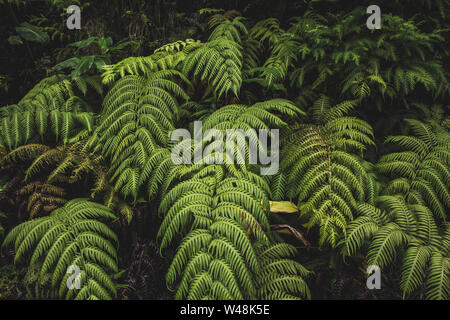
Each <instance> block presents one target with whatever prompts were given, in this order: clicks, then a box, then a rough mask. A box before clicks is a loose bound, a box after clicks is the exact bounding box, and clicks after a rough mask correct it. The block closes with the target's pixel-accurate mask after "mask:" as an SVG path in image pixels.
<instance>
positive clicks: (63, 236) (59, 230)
mask: <svg viewBox="0 0 450 320" xmlns="http://www.w3.org/2000/svg"><path fill="white" fill-rule="evenodd" d="M100 219H108V220H109V219H115V215H114V214H113V213H112V212H111V211H109V210H108V209H107V208H106V207H104V206H101V205H99V204H96V203H93V202H89V201H86V200H84V199H74V200H71V201H69V202H68V203H67V204H66V205H65V206H64V207H62V208H60V209H57V210H55V211H53V212H52V213H51V215H50V216H48V217H43V218H37V219H33V220H30V221H27V222H25V223H22V224H20V225H18V226H17V227H15V228H14V229H13V230H11V232H10V233H9V234H8V236H7V237H6V238H5V241H4V243H3V246H5V245H9V244H11V243H14V247H15V252H16V255H15V258H14V261H15V263H19V262H20V261H22V260H23V258H25V257H27V256H28V257H29V263H30V265H34V264H35V263H39V264H40V279H41V280H44V279H46V278H48V277H49V283H48V285H49V286H50V287H51V288H54V289H56V292H57V297H59V298H66V299H73V298H74V299H93V298H97V299H111V298H113V297H115V296H116V291H117V289H116V285H115V284H114V282H113V280H112V277H111V276H112V274H113V273H117V272H118V267H117V252H116V248H115V245H116V244H117V237H116V235H115V234H114V232H113V231H112V230H111V229H109V227H107V226H106V225H105V224H103V223H102V222H100V221H99V220H100ZM111 241H112V242H111ZM31 253H32V254H31ZM30 255H31V257H30ZM69 266H77V267H79V269H80V271H81V273H80V274H79V281H80V289H69V288H68V285H67V283H68V281H67V280H68V278H69V276H70V273H66V272H67V269H68V267H69Z"/></svg>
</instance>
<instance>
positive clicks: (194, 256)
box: [158, 166, 310, 299]
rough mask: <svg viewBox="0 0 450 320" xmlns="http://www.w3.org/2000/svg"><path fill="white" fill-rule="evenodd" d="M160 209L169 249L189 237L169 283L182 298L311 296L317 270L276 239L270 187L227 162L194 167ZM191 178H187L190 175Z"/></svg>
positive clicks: (161, 231) (163, 238)
mask: <svg viewBox="0 0 450 320" xmlns="http://www.w3.org/2000/svg"><path fill="white" fill-rule="evenodd" d="M186 171H187V172H186V173H183V176H186V174H188V176H189V177H190V178H185V179H183V181H181V182H180V183H178V184H176V185H175V186H174V187H173V188H172V189H170V191H168V192H166V193H165V195H164V197H163V199H162V201H161V205H160V207H159V212H160V214H163V215H164V221H163V223H162V224H161V227H160V229H159V232H158V238H159V239H161V248H162V249H164V248H165V247H167V246H168V245H169V244H170V243H172V242H173V241H175V239H180V238H182V241H181V243H180V245H179V246H178V249H177V252H176V254H175V256H174V258H173V261H172V264H171V266H170V267H169V270H168V273H167V276H166V280H167V283H168V285H173V284H174V283H175V281H176V280H177V279H178V278H181V280H179V283H178V287H177V291H176V296H175V298H176V299H256V298H259V299H292V298H296V297H306V298H309V297H310V294H309V289H308V287H307V285H306V283H305V281H304V279H303V277H305V276H306V275H307V274H308V273H309V272H308V271H307V270H306V269H305V268H304V267H303V266H301V265H300V264H298V263H297V262H295V261H293V260H290V259H286V258H288V257H290V256H292V254H293V253H294V252H295V249H294V248H293V247H291V246H289V245H287V244H284V243H278V244H276V243H275V242H273V240H272V241H271V239H272V238H273V236H272V235H271V231H270V227H269V222H268V218H269V217H268V214H269V212H268V211H269V200H268V197H267V195H268V192H269V190H268V188H267V187H268V185H267V183H266V182H265V181H264V179H262V178H260V177H257V176H253V175H249V173H246V172H245V171H235V173H234V174H230V173H229V172H228V170H226V169H224V168H223V167H221V166H214V167H212V168H211V167H204V168H203V169H202V168H199V169H197V170H192V169H187V170H186ZM186 177H187V176H186Z"/></svg>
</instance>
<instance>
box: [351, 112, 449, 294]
mask: <svg viewBox="0 0 450 320" xmlns="http://www.w3.org/2000/svg"><path fill="white" fill-rule="evenodd" d="M405 121H406V122H407V123H408V125H409V126H410V127H411V129H412V133H413V135H409V136H393V137H388V138H387V142H388V143H394V144H396V145H398V146H399V147H400V148H401V149H402V151H400V152H393V153H389V154H387V155H385V156H383V157H382V158H381V159H380V161H379V163H378V164H377V168H378V170H379V171H380V172H381V173H383V174H385V175H389V176H393V177H395V179H393V180H391V181H390V182H389V183H388V184H387V185H386V187H385V188H384V191H383V193H384V194H385V195H382V196H379V197H378V198H377V204H378V206H379V207H380V208H381V210H383V211H384V212H381V211H380V209H377V208H376V207H373V206H370V205H362V206H360V207H359V214H360V216H359V217H358V218H357V219H356V220H354V221H353V222H352V223H351V224H350V225H349V228H348V232H347V237H346V239H345V247H344V254H346V255H351V254H353V253H354V252H356V250H358V249H360V248H361V247H362V246H363V245H364V243H367V242H368V243H369V244H370V245H369V248H368V254H367V259H368V263H369V264H376V265H378V266H380V267H384V266H386V265H388V264H391V263H393V262H394V261H396V260H400V261H401V265H402V267H401V281H400V289H401V291H402V293H403V297H404V298H406V297H407V296H408V295H410V294H412V293H413V292H415V291H416V290H418V289H419V288H420V287H421V286H422V284H423V283H424V282H425V283H426V288H427V291H426V296H427V298H428V299H444V300H445V299H448V297H449V293H450V291H449V288H450V285H449V281H450V279H449V277H448V275H449V269H448V267H449V261H450V260H449V257H448V253H449V251H450V247H449V245H450V242H449V223H448V214H447V213H446V212H448V209H449V202H448V201H449V199H450V198H449V196H448V182H449V177H450V176H449V170H448V168H449V146H448V132H446V133H444V132H437V133H436V132H435V130H433V128H432V126H431V125H429V124H427V123H424V122H421V121H418V120H414V119H407V120H405ZM442 135H444V136H442Z"/></svg>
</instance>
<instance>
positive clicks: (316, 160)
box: [279, 96, 375, 247]
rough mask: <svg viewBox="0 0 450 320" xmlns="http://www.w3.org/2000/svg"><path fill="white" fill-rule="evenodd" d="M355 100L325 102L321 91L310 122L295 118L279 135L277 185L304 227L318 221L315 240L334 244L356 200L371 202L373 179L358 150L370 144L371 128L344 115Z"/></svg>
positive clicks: (326, 100) (352, 214)
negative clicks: (282, 177) (280, 182)
mask: <svg viewBox="0 0 450 320" xmlns="http://www.w3.org/2000/svg"><path fill="white" fill-rule="evenodd" d="M356 104H357V102H356V101H344V102H342V103H340V104H338V105H335V106H331V104H330V101H329V98H327V97H325V96H322V97H321V98H320V99H319V100H317V101H316V102H315V103H314V105H313V106H312V108H311V109H310V111H311V112H310V115H311V118H312V119H313V120H314V122H315V123H316V124H298V125H296V126H294V127H292V128H291V129H290V130H289V132H288V133H287V134H286V135H285V137H284V138H283V139H284V140H283V141H285V146H284V147H283V151H282V155H281V159H282V162H281V166H282V168H284V172H285V173H286V184H285V185H284V186H283V188H285V189H284V190H286V191H287V195H288V196H289V197H290V198H294V199H296V200H297V203H298V207H299V209H300V214H301V215H307V216H308V220H309V221H308V227H309V228H311V227H313V226H315V225H318V226H319V229H320V240H319V244H320V245H323V244H325V243H326V244H330V245H331V246H333V247H334V246H336V244H337V243H338V240H339V238H340V236H341V235H342V234H345V231H346V227H347V224H348V222H349V221H351V220H353V217H354V216H355V209H356V207H357V205H358V203H361V202H366V201H367V202H373V195H374V192H375V190H374V189H375V185H374V181H373V180H372V178H371V177H370V175H369V173H368V170H367V168H366V164H365V163H364V162H363V161H362V160H361V157H359V156H358V154H360V155H362V152H363V151H364V150H365V149H366V146H368V145H373V144H374V142H373V140H372V139H373V132H372V128H371V127H370V125H369V124H368V123H366V122H365V121H362V120H360V119H358V118H355V117H348V116H344V115H345V114H347V113H348V112H349V111H350V110H352V109H353V108H354V107H355V106H356ZM280 187H281V186H280ZM279 192H281V191H279Z"/></svg>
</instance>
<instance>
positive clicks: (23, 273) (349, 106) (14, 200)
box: [0, 0, 450, 300]
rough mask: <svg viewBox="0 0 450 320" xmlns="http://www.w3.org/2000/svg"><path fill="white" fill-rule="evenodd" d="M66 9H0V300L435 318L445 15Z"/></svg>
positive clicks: (440, 263)
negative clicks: (181, 151)
mask: <svg viewBox="0 0 450 320" xmlns="http://www.w3.org/2000/svg"><path fill="white" fill-rule="evenodd" d="M77 2H78V1H63V0H53V1H23V0H15V1H12V0H3V1H0V8H1V13H0V16H1V19H2V25H1V26H0V28H1V30H2V35H3V37H2V39H1V42H0V43H1V44H0V47H1V52H2V55H3V56H2V57H1V59H2V60H1V64H2V68H1V70H0V96H1V98H0V105H1V107H0V165H1V166H0V209H1V213H2V215H1V218H0V224H1V228H0V230H1V231H2V235H1V240H2V243H3V246H2V255H1V258H0V298H6V299H40V298H41V299H42V298H46V299H402V298H403V299H444V300H445V299H449V295H450V279H449V274H450V221H449V209H450V196H449V183H450V167H449V161H450V144H449V141H450V140H449V137H450V133H449V128H450V118H449V114H448V111H449V103H448V101H449V98H450V83H449V80H450V68H449V66H450V56H449V49H448V48H449V40H448V39H449V34H450V23H449V21H450V19H449V17H450V3H449V2H448V1H445V0H436V1H427V0H421V1H409V2H408V5H406V4H405V1H384V0H380V1H378V3H377V5H379V6H380V8H381V10H382V27H381V29H378V30H377V29H375V30H369V29H368V28H367V26H366V20H367V18H368V16H369V15H368V14H367V13H366V8H367V7H368V6H369V5H370V4H372V3H369V2H367V1H331V0H330V1H319V0H316V1H314V0H311V1H298V2H294V1H292V2H288V1H277V2H276V4H275V3H274V2H270V1H262V0H252V1H246V2H243V3H241V2H240V1H224V2H223V3H220V2H219V1H191V2H189V3H187V2H186V1H173V2H167V1H160V0H157V1H138V0H134V1H120V0H115V1H96V2H83V4H82V5H81V4H80V6H81V7H82V28H81V30H68V29H67V27H66V23H65V21H66V19H67V17H68V14H66V11H65V8H66V7H67V6H68V5H71V4H76V3H77ZM400 2H401V3H400ZM213 8H214V9H213ZM218 8H223V9H218ZM198 120H202V121H203V129H204V130H206V129H213V128H214V129H218V130H221V131H223V132H224V131H225V130H227V129H244V130H247V129H249V128H254V129H279V130H280V153H279V159H280V169H279V171H278V173H277V174H275V175H262V174H261V173H260V168H261V165H257V164H251V163H243V164H223V165H222V164H208V163H210V162H208V161H203V162H202V163H197V164H192V165H184V164H181V165H180V164H175V163H174V162H173V161H172V158H171V150H172V148H173V147H174V145H175V142H174V141H171V140H170V135H171V132H172V131H173V130H175V129H177V128H185V129H188V130H190V132H192V133H193V132H194V127H193V125H194V121H198ZM210 138H211V137H207V136H206V137H203V140H202V141H201V145H200V146H201V147H205V146H207V145H208V144H209V142H210V140H211V139H210ZM248 143H250V142H248ZM258 147H259V148H262V147H261V146H260V145H258ZM273 152H274V151H273ZM74 265H75V266H78V267H79V268H80V270H81V274H80V284H81V286H80V288H79V289H69V288H68V287H67V285H66V283H67V280H68V279H69V277H70V276H71V273H70V272H66V271H67V270H68V268H69V267H70V266H74ZM370 265H377V266H379V267H380V268H381V276H382V287H381V289H379V290H369V289H368V288H367V287H366V279H367V276H368V275H367V274H366V270H367V267H368V266H370ZM69 269H70V268H69ZM162 275H165V278H164V277H162Z"/></svg>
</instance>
